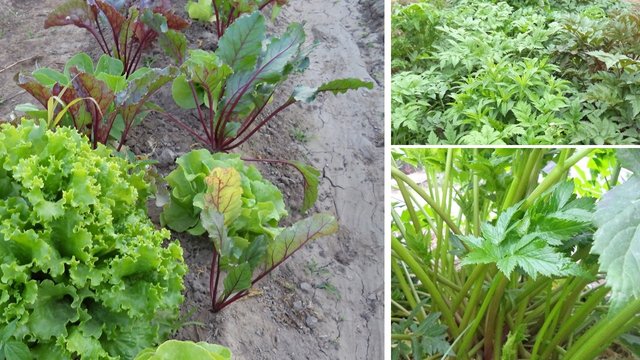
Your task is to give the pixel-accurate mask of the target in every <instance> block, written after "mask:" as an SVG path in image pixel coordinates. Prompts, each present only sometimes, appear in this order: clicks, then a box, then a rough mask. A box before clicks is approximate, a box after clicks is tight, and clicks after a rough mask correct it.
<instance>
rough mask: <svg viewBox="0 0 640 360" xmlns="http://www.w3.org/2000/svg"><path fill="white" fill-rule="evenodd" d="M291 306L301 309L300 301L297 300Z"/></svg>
mask: <svg viewBox="0 0 640 360" xmlns="http://www.w3.org/2000/svg"><path fill="white" fill-rule="evenodd" d="M293 308H294V309H296V310H301V309H302V301H300V300H297V301H294V302H293Z"/></svg>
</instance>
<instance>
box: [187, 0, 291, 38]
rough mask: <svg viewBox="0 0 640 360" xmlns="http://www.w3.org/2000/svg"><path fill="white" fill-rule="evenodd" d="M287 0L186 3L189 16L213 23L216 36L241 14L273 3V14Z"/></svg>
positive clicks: (205, 0) (225, 0)
mask: <svg viewBox="0 0 640 360" xmlns="http://www.w3.org/2000/svg"><path fill="white" fill-rule="evenodd" d="M287 2H289V1H288V0H197V1H193V0H189V2H188V3H187V5H186V10H187V13H189V17H190V18H192V19H194V20H198V21H203V22H213V23H215V30H216V34H217V35H218V38H221V37H222V35H224V33H225V31H226V30H227V28H228V27H229V26H230V25H231V24H232V23H233V22H234V21H235V20H237V19H238V18H239V17H240V16H241V15H243V14H248V13H252V12H254V11H262V10H263V9H265V8H267V7H268V6H270V5H273V15H274V16H275V15H277V14H278V12H279V11H280V7H281V6H283V5H285V4H286V3H287Z"/></svg>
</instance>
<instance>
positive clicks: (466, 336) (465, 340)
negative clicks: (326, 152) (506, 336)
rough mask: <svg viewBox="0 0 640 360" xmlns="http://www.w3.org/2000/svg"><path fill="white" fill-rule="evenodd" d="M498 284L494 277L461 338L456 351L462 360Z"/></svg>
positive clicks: (498, 281)
mask: <svg viewBox="0 0 640 360" xmlns="http://www.w3.org/2000/svg"><path fill="white" fill-rule="evenodd" d="M500 283H501V282H500V279H499V277H495V278H494V279H493V282H492V283H491V287H490V288H489V291H488V292H487V294H486V296H485V297H484V301H483V302H482V305H481V306H480V309H479V310H478V313H477V314H476V316H475V319H474V320H473V322H472V323H471V325H470V327H469V330H468V331H467V332H466V333H465V334H464V337H463V338H462V343H461V344H460V347H459V348H458V349H457V351H456V352H457V353H458V354H459V355H460V356H461V358H462V360H464V359H465V358H466V356H465V357H462V356H464V355H466V354H467V352H468V349H469V346H470V345H471V340H472V339H473V337H474V336H475V335H476V330H477V329H478V326H480V323H481V322H482V319H483V318H484V314H485V313H486V311H487V309H488V308H489V305H490V304H491V303H492V299H493V294H495V292H496V290H497V289H498V287H499V286H500Z"/></svg>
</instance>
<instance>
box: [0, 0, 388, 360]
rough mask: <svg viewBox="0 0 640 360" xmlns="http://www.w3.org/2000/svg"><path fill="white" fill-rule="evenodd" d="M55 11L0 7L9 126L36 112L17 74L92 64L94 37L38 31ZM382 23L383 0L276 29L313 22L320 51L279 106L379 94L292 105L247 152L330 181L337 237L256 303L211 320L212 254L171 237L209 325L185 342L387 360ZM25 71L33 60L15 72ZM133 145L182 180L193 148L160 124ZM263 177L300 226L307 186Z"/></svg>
mask: <svg viewBox="0 0 640 360" xmlns="http://www.w3.org/2000/svg"><path fill="white" fill-rule="evenodd" d="M59 3H61V1H60V0H57V1H56V0H44V1H36V0H12V1H7V0H0V118H5V119H6V118H9V117H11V116H12V115H11V113H12V110H13V109H14V107H15V105H17V104H20V103H24V102H34V100H32V99H31V98H30V97H29V96H28V95H26V94H24V93H22V92H21V90H20V88H18V87H17V86H16V85H15V84H14V82H13V79H12V78H13V76H14V74H15V73H17V72H18V71H24V72H30V71H33V70H34V69H35V68H36V67H38V66H47V67H52V68H57V69H62V67H63V66H64V63H65V62H66V60H67V59H68V58H70V57H71V56H72V55H73V54H74V53H75V52H77V51H81V50H84V51H89V52H90V53H91V52H92V49H93V48H94V47H93V45H92V43H91V42H90V37H89V35H88V34H86V33H85V32H83V31H81V30H79V29H76V28H72V27H64V28H54V29H49V30H44V29H43V28H42V24H43V22H44V19H45V17H46V14H47V13H48V11H50V9H52V8H53V7H54V6H55V5H57V4H59ZM180 3H182V2H180ZM181 6H182V5H180V7H181ZM178 11H182V9H178ZM382 13H383V1H382V0H344V1H336V2H332V3H331V4H328V3H327V2H323V1H317V0H293V1H291V4H290V5H289V6H287V7H285V8H284V9H283V11H282V13H281V15H280V17H279V18H278V19H277V20H276V22H275V24H274V25H273V31H276V32H278V31H282V30H283V29H284V28H286V25H287V24H288V23H290V22H292V21H298V22H306V25H305V29H306V30H307V34H308V38H309V42H310V43H311V42H312V41H316V40H317V41H319V42H320V44H319V46H318V47H317V48H316V49H315V51H314V52H313V54H312V56H311V68H310V69H309V70H308V71H307V73H305V74H304V75H303V76H299V77H296V78H293V79H291V80H290V81H289V83H288V85H287V86H285V88H286V89H284V90H283V94H288V93H289V91H290V89H291V88H292V87H293V86H294V85H296V84H298V83H304V84H307V85H314V84H319V83H321V82H323V81H325V80H330V79H333V78H337V77H359V78H362V79H366V80H370V81H374V82H375V83H376V84H377V86H376V87H375V88H374V90H372V91H368V90H361V91H358V92H350V93H347V94H345V95H340V96H333V95H328V96H322V97H320V98H319V99H318V100H317V101H316V102H315V103H313V104H311V105H299V106H298V105H296V106H294V107H292V108H291V109H289V110H287V111H285V112H284V113H283V114H282V116H280V117H279V118H278V119H276V120H275V121H274V122H273V123H272V124H270V125H269V126H267V127H266V128H265V129H263V130H262V131H261V132H260V133H258V135H257V136H256V137H255V138H253V139H252V141H251V142H250V143H249V144H247V145H245V146H244V147H243V148H242V149H241V150H242V151H243V152H244V153H245V154H246V156H249V157H269V158H276V159H292V160H293V159H296V160H304V161H307V162H309V163H311V164H313V165H314V166H315V167H317V168H318V169H320V170H322V172H323V179H321V184H320V189H319V194H320V196H319V201H318V203H317V204H316V206H315V209H313V211H329V212H331V213H334V214H335V215H336V216H337V217H338V219H339V222H340V225H341V229H340V231H339V232H338V234H337V235H336V236H332V237H330V238H325V239H320V240H318V241H317V242H316V243H313V244H310V245H309V246H307V247H306V248H305V249H302V250H301V251H300V252H298V253H297V254H296V255H295V256H293V257H292V258H291V259H290V260H289V261H288V262H287V263H285V264H284V265H282V266H281V267H280V268H279V269H277V270H275V271H274V272H273V273H272V274H271V275H270V276H269V277H268V278H266V279H265V280H263V281H262V283H259V284H258V286H257V287H256V289H255V290H256V292H255V293H256V294H255V295H254V296H251V297H248V298H246V299H244V300H241V301H239V302H237V303H235V304H233V305H231V306H230V307H228V308H226V309H224V310H223V311H222V312H221V313H218V314H213V313H211V312H210V311H209V310H208V309H209V305H208V304H209V298H208V293H207V289H208V285H207V283H208V270H207V269H208V266H209V263H210V255H211V246H210V244H209V242H208V241H206V240H205V239H203V238H194V237H190V236H188V235H179V234H175V238H176V239H178V240H179V241H180V242H181V244H182V246H183V248H184V253H185V261H186V262H187V264H188V265H189V268H190V272H189V274H188V275H187V276H186V278H185V286H186V291H185V297H186V301H185V304H184V306H183V314H185V316H184V321H195V322H199V323H201V324H202V325H201V326H196V325H190V326H186V327H184V328H182V329H181V330H180V331H178V333H177V334H176V337H177V338H180V339H190V340H194V341H209V342H216V343H220V344H223V345H225V346H228V347H230V348H231V349H232V351H233V352H234V355H235V356H234V358H237V359H296V360H297V359H331V360H333V359H363V360H364V359H367V360H368V359H380V358H382V356H383V355H382V354H383V315H382V314H383V303H384V295H383V278H384V276H383V274H384V272H383V265H382V264H383V236H382V234H383V207H382V203H383V135H382V134H383V130H382V126H383V108H384V106H383V100H382V99H383V88H382V86H381V84H382V82H383V68H384V65H383V64H384V63H383V31H382V24H383V21H382V18H383V15H382ZM187 34H188V37H189V39H190V40H191V44H192V47H193V46H195V45H194V44H201V46H203V47H205V48H207V47H210V46H211V44H212V40H213V36H212V35H211V34H210V32H209V31H207V29H206V28H205V27H203V26H200V25H194V26H192V28H191V29H190V30H189V31H188V32H187ZM93 55H97V54H96V53H95V52H93ZM23 59H28V60H26V61H23V62H20V63H18V64H16V65H13V64H15V63H16V62H18V61H20V60H23ZM149 59H150V60H154V61H155V62H154V65H156V66H161V65H162V63H163V59H162V57H161V56H157V54H156V55H155V56H153V57H150V58H149ZM156 101H157V103H159V104H162V105H163V106H166V107H168V108H170V109H173V110H175V112H176V113H177V114H179V115H181V116H182V117H183V118H185V119H188V118H189V117H188V116H187V114H185V113H182V112H180V111H177V110H176V109H175V108H174V106H173V105H172V100H171V99H170V94H169V91H168V88H166V87H165V89H164V90H163V91H161V93H160V94H159V95H158V97H157V99H156ZM194 125H195V123H194ZM129 145H130V146H131V149H132V150H134V152H136V153H138V154H147V155H149V156H150V157H151V158H152V159H155V160H157V161H158V168H159V171H160V172H161V173H163V174H166V173H168V172H169V171H171V170H172V169H173V168H174V164H173V162H174V160H175V158H176V157H177V156H179V155H181V154H183V153H185V152H187V151H188V150H189V149H191V148H193V147H196V146H197V145H195V144H194V141H193V139H191V138H190V137H189V136H188V135H186V134H184V133H183V132H181V131H180V130H178V129H177V128H176V127H175V126H173V125H172V124H170V123H166V122H164V121H162V120H161V119H159V118H157V117H149V118H148V119H147V120H146V121H145V123H143V124H142V125H141V126H140V127H138V128H137V129H136V131H135V132H134V134H132V136H131V137H130V144H129ZM259 167H260V168H261V170H262V171H263V173H264V174H265V176H267V177H268V178H269V179H270V180H272V181H273V182H274V183H275V184H276V185H277V186H278V187H279V188H280V189H282V190H283V193H284V194H285V197H286V200H287V202H288V205H289V206H290V207H291V211H290V213H291V214H292V215H293V216H292V218H293V219H295V218H297V217H300V214H299V205H300V203H301V186H300V178H299V176H298V175H297V174H296V173H294V172H292V171H291V170H290V169H286V168H281V167H275V166H268V165H264V166H263V165H260V166H259ZM150 214H151V216H152V218H156V219H157V214H158V209H155V208H153V207H151V208H150Z"/></svg>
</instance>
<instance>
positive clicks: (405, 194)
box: [398, 181, 422, 235]
mask: <svg viewBox="0 0 640 360" xmlns="http://www.w3.org/2000/svg"><path fill="white" fill-rule="evenodd" d="M398 190H400V194H402V199H403V200H404V204H405V206H406V207H407V211H408V212H409V217H410V218H411V222H412V223H413V228H414V229H415V231H416V235H422V225H420V219H418V215H416V209H415V208H414V207H413V202H412V201H411V197H410V196H409V191H408V190H407V187H406V186H405V185H404V183H403V182H400V181H398Z"/></svg>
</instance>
